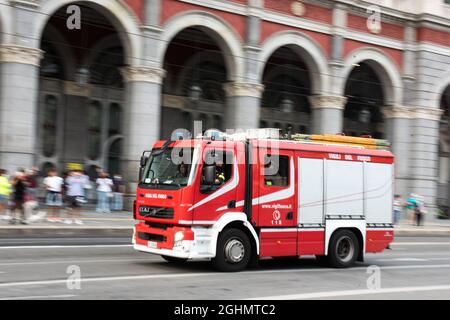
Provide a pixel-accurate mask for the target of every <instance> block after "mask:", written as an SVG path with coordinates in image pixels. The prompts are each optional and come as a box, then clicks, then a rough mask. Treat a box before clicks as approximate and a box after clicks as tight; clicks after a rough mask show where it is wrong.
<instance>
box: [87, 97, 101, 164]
mask: <svg viewBox="0 0 450 320" xmlns="http://www.w3.org/2000/svg"><path fill="white" fill-rule="evenodd" d="M88 131H89V132H88V136H89V150H88V155H89V158H90V159H91V160H95V159H97V158H98V157H99V155H100V148H101V133H102V106H101V105H100V102H98V101H92V102H91V104H90V105H89V111H88Z"/></svg>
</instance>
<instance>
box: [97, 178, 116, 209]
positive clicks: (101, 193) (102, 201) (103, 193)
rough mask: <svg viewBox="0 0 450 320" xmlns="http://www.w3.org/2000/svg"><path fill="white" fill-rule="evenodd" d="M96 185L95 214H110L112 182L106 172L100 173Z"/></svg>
mask: <svg viewBox="0 0 450 320" xmlns="http://www.w3.org/2000/svg"><path fill="white" fill-rule="evenodd" d="M96 183H97V212H100V213H111V210H110V207H109V199H110V198H111V196H112V186H113V182H112V180H111V179H110V178H109V176H108V173H107V172H102V173H101V174H100V177H99V178H98V179H97V181H96Z"/></svg>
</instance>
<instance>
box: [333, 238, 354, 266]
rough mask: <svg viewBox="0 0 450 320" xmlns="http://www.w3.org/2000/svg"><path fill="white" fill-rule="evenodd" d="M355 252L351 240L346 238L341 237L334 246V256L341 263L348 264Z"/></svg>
mask: <svg viewBox="0 0 450 320" xmlns="http://www.w3.org/2000/svg"><path fill="white" fill-rule="evenodd" d="M354 252H355V245H354V243H353V241H352V239H351V238H350V237H348V236H345V237H342V238H340V239H339V240H338V242H337V245H336V255H337V257H338V258H339V260H341V261H342V262H348V261H350V260H351V259H352V258H353V255H354Z"/></svg>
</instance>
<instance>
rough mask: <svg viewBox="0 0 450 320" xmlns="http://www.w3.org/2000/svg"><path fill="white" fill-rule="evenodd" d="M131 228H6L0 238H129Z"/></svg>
mask: <svg viewBox="0 0 450 320" xmlns="http://www.w3.org/2000/svg"><path fill="white" fill-rule="evenodd" d="M132 234H133V228H132V227H45V226H43V227H28V228H24V227H6V228H0V238H1V237H3V238H6V237H9V236H27V237H42V236H113V237H130V238H131V236H132Z"/></svg>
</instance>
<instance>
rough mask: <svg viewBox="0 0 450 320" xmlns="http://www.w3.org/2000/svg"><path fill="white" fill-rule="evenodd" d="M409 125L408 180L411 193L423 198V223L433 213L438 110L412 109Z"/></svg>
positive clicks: (437, 148) (437, 151) (434, 205)
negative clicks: (426, 208) (409, 179)
mask: <svg viewBox="0 0 450 320" xmlns="http://www.w3.org/2000/svg"><path fill="white" fill-rule="evenodd" d="M413 110H414V111H413V114H412V122H411V127H412V128H411V129H412V130H411V131H412V143H411V179H412V185H411V187H412V192H415V193H417V194H419V195H421V196H423V197H424V198H425V204H426V205H427V207H428V209H429V210H428V211H429V214H428V216H427V220H434V218H435V216H434V214H435V211H436V197H437V183H438V163H439V162H438V157H439V121H440V118H441V115H442V110H440V109H433V108H426V107H414V108H413Z"/></svg>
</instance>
